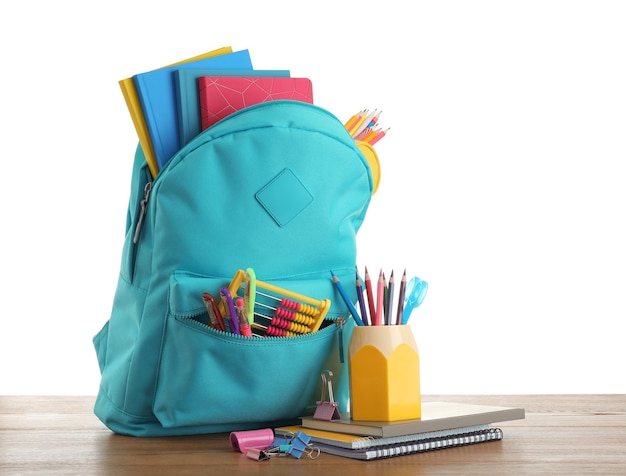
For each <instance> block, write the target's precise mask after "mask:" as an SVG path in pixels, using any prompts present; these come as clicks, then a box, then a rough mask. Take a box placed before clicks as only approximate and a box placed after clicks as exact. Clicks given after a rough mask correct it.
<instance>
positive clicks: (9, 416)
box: [0, 395, 626, 476]
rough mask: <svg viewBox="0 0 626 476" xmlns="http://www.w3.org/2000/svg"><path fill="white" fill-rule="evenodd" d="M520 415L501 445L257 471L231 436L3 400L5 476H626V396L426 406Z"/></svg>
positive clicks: (276, 462)
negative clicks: (165, 431) (119, 424)
mask: <svg viewBox="0 0 626 476" xmlns="http://www.w3.org/2000/svg"><path fill="white" fill-rule="evenodd" d="M423 401H454V402H467V403H478V404H485V405H500V406H513V407H522V408H524V409H525V410H526V418H525V419H524V420H515V421H510V422H502V423H498V424H496V425H494V426H497V427H499V428H501V429H502V430H503V432H504V439H503V440H502V441H496V442H489V443H481V444H478V445H473V446H465V447H457V448H448V449H444V450H439V451H430V452H426V453H420V454H414V455H407V456H399V457H395V458H389V459H385V460H376V461H369V462H365V461H358V460H353V459H349V458H342V457H338V456H332V455H328V454H324V453H322V454H321V455H320V456H319V457H318V458H317V459H309V458H306V457H303V458H302V459H296V458H294V457H292V456H285V457H276V458H272V459H271V460H269V461H253V460H251V459H249V458H246V457H245V456H244V455H243V454H241V453H236V452H235V451H233V450H232V449H231V447H230V443H229V441H228V434H224V433H222V434H214V435H201V436H184V437H168V438H147V439H146V438H134V437H128V436H121V435H116V434H113V433H112V432H111V431H109V430H108V429H107V428H105V427H104V426H103V425H102V424H101V423H100V421H99V420H98V419H97V418H96V417H95V416H94V415H93V412H92V407H93V402H94V397H78V396H69V397H63V396H25V397H20V396H0V474H20V475H22V474H23V475H28V474H55V475H63V474H80V475H101V474H102V475H125V474H132V475H144V474H145V475H148V474H149V475H156V474H175V475H177V476H182V475H186V474H211V475H217V476H219V475H228V476H236V475H240V474H241V475H244V474H245V475H247V476H249V475H255V474H272V475H275V476H282V475H294V474H297V475H298V476H306V475H309V474H320V475H324V476H333V475H337V476H339V475H341V476H345V475H346V474H355V473H357V472H358V473H359V474H361V475H368V474H373V475H381V474H384V475H385V476H392V475H411V476H415V475H427V474H463V475H468V474H483V475H484V474H497V475H509V474H510V475H523V474H533V475H537V474H558V475H569V474H594V475H599V474H621V475H626V395H518V396H513V395H501V396H496V395H491V396H458V395H447V396H444V395H431V396H424V397H423Z"/></svg>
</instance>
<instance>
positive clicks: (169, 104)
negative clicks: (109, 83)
mask: <svg viewBox="0 0 626 476" xmlns="http://www.w3.org/2000/svg"><path fill="white" fill-rule="evenodd" d="M198 68H207V69H208V68H210V69H213V70H216V69H218V70H219V69H225V70H251V69H252V61H251V59H250V53H249V52H248V50H242V51H236V52H233V53H229V54H225V55H220V56H212V57H209V58H204V59H200V60H197V61H192V62H189V63H182V64H178V65H175V66H169V67H166V68H161V69H155V70H153V71H148V72H146V73H140V74H136V75H135V76H133V81H134V82H135V87H136V89H137V95H138V96H139V101H140V102H141V108H142V109H143V114H144V117H145V120H146V125H147V128H148V133H149V134H150V140H151V141H152V147H153V148H154V155H155V157H156V161H157V163H158V165H159V170H160V169H162V168H163V166H164V165H165V164H166V163H167V162H168V161H169V160H170V159H171V158H172V157H173V156H174V154H175V153H176V152H177V151H178V149H180V147H181V143H180V140H179V134H178V111H177V101H176V98H177V93H176V87H175V80H174V71H177V70H181V69H198Z"/></svg>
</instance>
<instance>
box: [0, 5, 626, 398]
mask: <svg viewBox="0 0 626 476" xmlns="http://www.w3.org/2000/svg"><path fill="white" fill-rule="evenodd" d="M399 4H400V2H381V1H376V2H373V1H368V0H361V1H356V2H355V1H348V2H341V1H317V2H310V3H301V2H294V1H271V0H268V1H264V2H257V1H252V0H251V1H240V0H239V1H238V0H231V1H228V2H226V1H224V2H210V1H206V2H202V1H197V2H192V1H186V0H178V1H176V2H167V3H166V2H154V1H145V2H144V1H131V0H126V1H123V2H122V1H118V0H109V1H108V2H99V3H95V2H79V1H67V0H66V1H63V0H59V1H56V2H48V1H43V0H41V1H30V2H29V1H24V2H3V3H2V6H1V7H0V40H1V44H2V66H1V67H2V75H1V76H0V81H1V82H2V87H1V88H0V94H1V102H0V117H1V121H2V139H1V141H2V142H1V143H2V148H1V154H2V163H1V177H2V185H1V187H0V194H1V195H0V198H1V201H0V203H1V207H2V208H1V210H2V219H1V222H2V230H3V231H2V237H3V240H2V245H1V247H0V259H1V261H0V263H1V264H2V274H3V278H4V279H3V285H2V317H1V318H0V394H87V395H93V394H95V393H96V392H97V388H98V383H99V372H98V367H97V363H96V358H95V353H94V351H93V348H92V344H91V339H92V337H93V335H94V334H95V333H96V332H97V331H98V330H99V329H100V327H101V326H102V325H103V324H104V323H105V321H106V320H107V318H108V316H109V313H110V309H111V303H112V298H113V292H114V287H115V284H116V281H117V273H118V270H119V264H120V256H121V246H122V240H123V234H124V226H125V220H126V206H127V200H128V190H129V183H130V172H131V162H132V157H133V154H134V149H135V145H136V141H137V140H136V136H135V132H134V129H133V125H132V123H131V120H130V117H129V115H128V112H127V110H126V106H125V104H124V101H123V98H122V94H121V92H120V90H119V87H118V83H117V82H118V80H120V79H123V78H126V77H129V76H131V75H133V74H135V73H139V72H144V71H148V70H151V69H154V68H157V67H160V66H162V65H165V64H169V63H172V62H175V61H177V60H180V59H183V58H187V57H190V56H194V55H197V54H200V53H202V52H205V51H208V50H211V49H214V48H217V47H220V46H225V45H231V46H232V47H233V48H234V49H235V50H239V49H246V48H247V49H249V50H250V53H251V56H252V61H253V66H254V67H255V68H256V69H290V70H291V74H292V76H305V77H309V78H311V80H312V81H313V85H314V95H315V100H316V103H317V104H318V105H320V106H322V107H324V108H327V109H329V110H330V111H331V112H333V113H334V114H335V115H337V116H338V117H339V118H341V119H342V120H347V119H348V118H349V117H350V116H351V115H352V114H353V113H354V112H356V111H358V110H360V109H363V108H370V109H374V108H378V109H382V110H383V114H382V116H381V124H384V126H385V127H391V130H390V131H389V134H388V136H387V137H385V138H384V139H383V140H382V141H381V142H380V143H379V144H378V145H377V150H378V153H379V155H380V158H381V161H382V168H383V172H382V182H381V185H380V189H379V190H378V192H377V194H376V195H375V196H374V197H373V200H372V203H371V207H370V210H369V212H368V216H367V218H366V221H365V224H364V225H363V227H362V229H361V231H360V234H359V243H358V245H359V259H358V261H359V263H358V264H359V267H360V269H361V270H363V268H364V266H365V265H367V266H368V268H369V269H370V270H371V271H372V270H373V271H374V274H377V273H378V271H379V270H380V269H381V268H382V269H383V270H384V271H385V273H386V274H387V275H389V273H390V271H391V270H392V269H394V270H395V273H396V276H399V275H400V274H401V272H402V270H403V269H404V268H406V269H407V273H408V274H409V276H419V277H420V278H422V279H424V280H426V281H428V283H429V284H430V289H429V293H428V295H427V297H426V300H425V301H424V303H423V305H422V306H421V307H420V308H419V309H418V310H417V311H415V313H414V314H413V316H412V318H411V325H412V327H413V329H414V333H415V336H416V340H417V343H418V346H419V349H420V355H421V361H422V362H421V365H422V391H423V393H425V394H437V393H453V394H454V393H457V394H470V393H496V394H506V393H626V379H625V378H623V367H624V364H625V363H626V358H625V357H624V352H625V351H624V331H623V328H624V322H625V320H626V319H625V318H626V304H625V297H626V296H625V289H626V251H625V249H626V226H625V218H626V217H625V213H624V212H625V204H626V187H625V186H624V179H625V178H626V176H625V172H624V159H626V140H625V139H626V86H625V85H626V62H625V61H624V59H625V57H626V56H625V54H626V28H624V25H626V4H624V3H623V2H618V1H614V2H611V1H599V0H593V1H550V0H544V1H529V0H526V1H431V2H402V5H404V7H399V6H395V5H399ZM9 5H13V6H9ZM409 6H411V7H410V9H408V7H409ZM405 7H406V9H405ZM269 367H270V365H269V363H268V369H269ZM293 371H297V368H294V369H293Z"/></svg>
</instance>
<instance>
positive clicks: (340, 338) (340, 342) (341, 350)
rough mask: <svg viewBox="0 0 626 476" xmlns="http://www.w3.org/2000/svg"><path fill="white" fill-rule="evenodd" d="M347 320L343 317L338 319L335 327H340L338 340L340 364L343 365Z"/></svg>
mask: <svg viewBox="0 0 626 476" xmlns="http://www.w3.org/2000/svg"><path fill="white" fill-rule="evenodd" d="M344 322H346V320H345V319H344V318H343V317H338V318H337V319H335V325H336V326H338V327H339V335H338V336H337V338H338V339H339V362H340V363H342V364H343V362H344V358H343V324H344Z"/></svg>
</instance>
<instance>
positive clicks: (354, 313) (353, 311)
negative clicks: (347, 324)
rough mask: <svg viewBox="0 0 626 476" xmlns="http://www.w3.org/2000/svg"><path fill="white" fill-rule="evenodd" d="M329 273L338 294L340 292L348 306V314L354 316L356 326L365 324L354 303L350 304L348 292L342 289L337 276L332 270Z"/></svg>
mask: <svg viewBox="0 0 626 476" xmlns="http://www.w3.org/2000/svg"><path fill="white" fill-rule="evenodd" d="M330 274H331V276H332V277H333V282H334V283H335V287H336V288H337V291H339V294H341V297H342V299H343V301H344V302H345V303H346V306H348V310H349V311H350V314H352V317H354V321H355V322H356V324H357V325H358V326H364V325H365V324H363V321H362V320H361V318H360V317H359V313H358V312H357V311H356V309H355V308H354V304H352V301H350V298H349V297H348V293H346V290H345V289H344V287H343V284H341V281H339V278H338V277H337V276H335V273H333V272H332V270H331V271H330Z"/></svg>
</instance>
